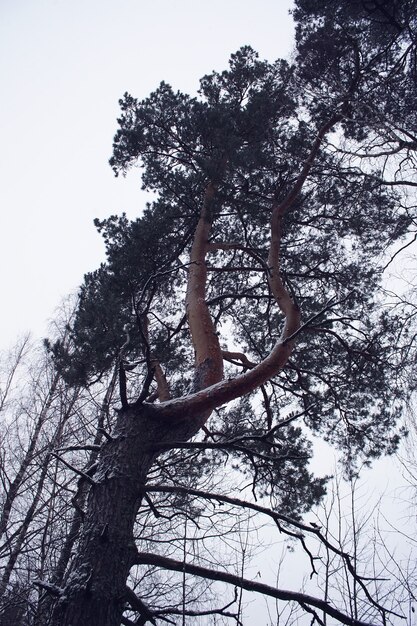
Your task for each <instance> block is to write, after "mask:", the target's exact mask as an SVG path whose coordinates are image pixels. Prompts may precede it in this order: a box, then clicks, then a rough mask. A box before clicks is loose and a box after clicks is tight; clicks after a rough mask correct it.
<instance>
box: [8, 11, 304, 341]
mask: <svg viewBox="0 0 417 626" xmlns="http://www.w3.org/2000/svg"><path fill="white" fill-rule="evenodd" d="M291 4H292V3H291V1H290V0H256V2H255V1H254V0H210V2H208V1H207V0H204V1H203V0H200V1H199V0H148V2H145V1H143V0H71V1H70V0H0V81H1V82H0V84H1V89H2V98H1V101H0V133H1V152H0V207H1V208H0V211H1V213H0V216H1V222H0V284H1V302H2V306H1V322H2V323H1V325H0V348H5V347H7V346H9V345H10V344H12V343H13V342H14V341H15V339H16V336H17V335H18V334H21V333H24V332H27V331H33V332H34V334H35V335H40V336H43V335H44V334H45V333H46V321H47V320H48V318H49V319H50V318H51V317H53V313H54V309H55V307H57V306H58V305H59V303H60V302H61V300H62V299H63V298H64V297H65V296H66V295H67V294H68V293H69V292H71V291H74V290H76V288H77V287H78V285H79V284H80V283H81V282H82V278H83V275H84V273H85V272H88V271H91V270H93V269H95V268H96V267H98V265H99V264H100V262H101V261H102V260H104V247H103V244H102V241H101V237H100V236H99V235H98V234H97V233H96V231H95V228H94V225H93V219H94V218H95V217H100V218H104V217H106V216H108V215H111V214H112V213H121V212H122V211H125V212H126V213H127V214H128V215H129V217H132V218H134V217H135V216H136V215H137V214H138V213H139V211H140V210H141V207H142V206H143V196H141V193H140V182H139V177H138V176H137V175H135V173H132V174H131V175H130V176H129V177H128V178H127V179H125V180H123V179H121V178H117V179H116V178H114V176H113V173H112V171H111V169H110V167H109V165H108V159H109V157H110V156H111V146H112V139H113V135H114V133H115V131H116V129H117V122H116V118H117V117H118V115H119V106H118V100H119V98H120V97H121V96H122V95H123V93H124V92H125V91H129V92H130V93H132V95H134V96H136V97H139V98H143V97H146V96H147V95H148V94H149V93H150V91H151V90H153V89H154V88H155V87H156V86H157V85H158V84H159V82H160V81H161V80H165V81H166V82H168V83H170V84H172V85H173V87H174V88H176V89H180V90H183V91H187V92H193V91H195V90H196V89H197V88H198V79H199V78H200V77H201V76H203V75H204V74H206V73H208V72H210V71H211V70H213V69H216V70H223V69H225V68H226V66H227V60H228V58H229V55H230V53H232V52H234V51H236V50H237V49H238V48H239V47H240V46H242V45H245V44H250V45H251V46H252V47H253V48H255V49H256V50H258V52H259V53H260V56H261V57H263V58H267V59H269V60H273V59H275V58H278V57H279V56H283V57H287V56H288V55H289V53H290V51H291V48H292V36H293V24H292V20H291V17H290V15H289V13H288V11H289V8H290V6H291Z"/></svg>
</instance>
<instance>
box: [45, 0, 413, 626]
mask: <svg viewBox="0 0 417 626" xmlns="http://www.w3.org/2000/svg"><path fill="white" fill-rule="evenodd" d="M371 5H372V6H371ZM390 6H392V7H394V9H393V11H391V10H389V11H388V13H387V3H383V2H381V3H359V2H358V3H355V2H354V3H346V2H339V3H337V6H336V8H335V7H334V6H333V3H316V2H311V3H310V2H297V3H296V10H295V13H294V15H295V17H296V19H297V20H298V24H299V27H298V34H297V44H298V57H297V58H296V60H295V63H294V64H293V65H289V64H288V63H286V62H285V61H281V60H279V61H277V62H275V63H267V62H265V61H260V60H259V59H258V57H257V55H256V53H255V52H254V51H253V50H252V49H250V48H249V47H244V48H242V49H241V50H239V51H238V52H237V53H235V54H234V55H232V57H231V61H230V66H229V69H228V70H226V71H225V72H223V73H220V74H218V73H216V72H214V73H212V74H211V75H209V76H205V77H204V78H203V79H202V80H201V83H200V92H199V96H198V97H195V98H194V97H190V96H186V95H184V94H181V93H175V92H174V91H173V90H172V88H171V87H169V86H168V85H166V84H165V83H162V84H161V85H160V87H159V88H158V89H157V90H156V91H155V92H154V93H153V94H151V96H150V97H149V98H148V99H146V100H144V101H142V102H138V101H136V100H135V99H134V98H133V97H132V96H130V95H129V94H125V96H124V98H123V100H122V101H121V108H122V115H121V118H120V120H119V124H120V129H119V131H118V133H117V135H116V138H115V143H114V154H113V157H112V159H111V164H112V166H113V168H114V170H115V172H116V173H120V172H122V173H125V172H127V170H128V169H129V168H130V167H131V166H133V165H136V164H137V163H138V162H139V163H140V165H141V166H142V182H143V186H144V188H145V189H147V190H149V191H150V192H155V194H156V195H155V200H154V201H153V202H151V203H149V205H148V207H147V209H146V210H145V211H144V213H143V215H142V216H141V217H140V218H138V219H137V220H135V221H134V222H129V221H128V220H127V219H126V217H124V216H122V217H120V218H118V217H115V216H113V217H110V218H109V219H108V220H104V221H102V222H98V223H97V226H98V228H99V230H100V231H101V232H102V234H103V236H104V239H105V242H106V250H107V262H106V263H105V264H103V265H102V266H101V267H100V268H99V270H97V271H96V272H94V273H91V274H88V275H87V276H86V279H85V282H84V285H83V286H82V289H81V293H80V303H79V307H78V310H77V313H76V316H75V319H74V321H73V322H72V323H71V324H70V328H69V333H70V343H69V345H66V344H65V342H62V341H58V342H56V343H54V344H53V345H52V344H51V349H52V351H53V354H54V358H55V363H56V366H57V369H58V372H59V375H60V376H62V377H63V379H64V380H65V381H66V384H67V385H73V386H75V388H81V387H84V388H86V389H92V388H93V387H94V384H98V383H99V382H100V381H104V380H106V377H107V379H109V378H111V377H112V375H113V372H114V371H115V368H116V370H117V372H118V378H119V396H120V398H119V399H120V402H119V407H118V410H117V412H116V414H115V416H114V417H113V418H112V419H109V422H108V424H107V428H106V429H103V427H102V426H100V428H101V429H102V430H101V431H100V432H101V435H102V436H103V437H104V439H102V441H100V440H98V441H97V440H96V441H95V442H94V441H93V442H91V441H88V438H85V440H84V441H80V442H79V443H80V444H81V445H79V446H73V445H71V446H67V450H66V452H68V453H74V454H76V455H77V454H80V455H82V454H85V453H87V452H89V453H92V452H95V453H97V454H98V459H97V465H94V466H93V468H91V467H90V469H91V471H89V473H88V474H87V473H86V472H85V471H83V470H80V469H79V466H78V467H76V465H77V464H76V463H70V465H71V466H72V467H74V468H75V469H77V471H78V472H82V473H81V474H79V475H80V476H81V477H82V478H83V479H84V483H83V484H87V483H88V485H89V487H88V492H89V493H88V499H87V501H86V504H85V513H81V514H80V515H81V517H82V518H83V521H82V524H81V525H80V535H79V537H78V543H77V552H76V555H75V557H74V559H73V560H72V562H71V563H69V566H68V569H67V570H66V573H65V575H64V576H63V577H62V578H61V579H60V580H59V581H56V580H55V581H54V579H51V580H50V581H49V582H47V581H46V580H45V579H44V580H43V581H40V583H39V584H40V585H41V587H42V588H43V589H45V590H46V591H48V592H49V593H50V594H51V596H53V597H55V598H56V606H55V611H54V616H53V618H52V623H53V624H60V625H65V624H79V625H81V624H100V625H104V624H105V625H110V624H120V623H121V622H122V623H129V620H130V622H132V619H133V618H132V617H131V613H132V612H133V613H136V614H137V615H139V617H138V618H137V619H138V623H145V622H146V621H151V622H152V621H153V622H155V621H156V620H157V619H159V618H160V617H162V616H164V618H165V619H167V617H166V616H167V615H169V614H170V613H171V615H175V614H176V611H177V612H178V611H179V607H180V606H182V611H183V613H184V614H185V611H186V610H187V611H191V610H192V609H191V605H190V604H188V601H187V603H186V602H185V601H184V598H185V596H186V595H187V594H185V592H184V589H185V584H184V578H183V576H184V573H187V574H189V575H196V576H200V577H202V578H206V579H214V580H220V581H224V582H229V583H232V584H233V585H240V586H241V587H244V588H247V589H251V590H257V591H260V592H262V593H266V594H270V595H273V596H274V594H275V596H274V597H276V598H280V599H283V600H294V601H296V602H298V603H299V604H300V605H301V606H302V607H303V608H305V609H306V610H308V611H310V612H313V615H314V618H315V619H316V620H320V617H319V612H320V614H321V612H322V611H324V612H325V613H326V614H328V615H330V616H333V617H334V618H335V619H337V620H340V621H342V622H344V623H349V624H353V623H360V622H359V621H357V620H356V621H355V617H353V618H352V617H351V616H346V615H344V614H342V613H340V612H339V611H337V609H335V608H334V607H333V606H332V605H330V604H329V603H327V602H326V601H323V600H320V599H317V598H311V597H309V596H307V595H306V594H301V593H291V592H286V591H283V590H279V589H273V588H268V587H267V586H266V585H262V584H260V583H255V582H253V581H249V580H242V578H241V576H238V575H234V574H233V573H231V572H227V571H223V570H221V569H216V570H213V569H210V568H207V567H205V566H204V565H201V561H200V562H198V560H197V559H196V560H195V561H194V562H191V563H190V562H189V561H188V559H187V560H185V559H184V545H185V539H184V537H186V535H184V532H183V527H182V526H181V527H180V528H181V532H182V544H180V543H179V542H177V543H176V544H172V536H171V535H169V538H170V540H171V545H175V550H174V554H173V555H172V554H170V555H166V553H165V552H164V549H163V544H162V546H161V545H160V546H159V548H158V549H156V548H155V549H154V550H153V551H152V552H149V551H145V550H144V548H143V546H144V545H145V546H146V539H147V538H148V537H149V536H151V533H150V532H149V529H150V528H155V526H154V521H153V517H155V518H156V519H157V520H158V523H159V522H160V521H161V520H160V517H158V516H159V515H160V512H159V508H158V507H160V506H166V504H164V505H162V504H160V501H159V500H158V501H155V499H153V498H155V496H152V495H151V494H152V493H163V494H165V495H164V496H161V497H162V500H161V502H162V503H166V502H170V503H171V505H172V506H174V505H175V507H176V508H175V511H181V513H179V515H182V516H183V519H186V520H191V519H195V518H196V516H197V512H196V509H195V503H194V502H191V503H190V498H191V497H193V498H199V499H203V500H205V501H208V502H213V501H216V498H217V499H218V500H221V501H222V502H223V503H227V504H228V505H230V506H233V507H239V508H243V509H244V508H245V507H246V508H247V507H249V508H251V509H252V510H256V511H258V512H260V513H261V512H263V513H264V514H267V515H270V516H271V515H272V518H273V519H274V521H275V523H277V524H278V525H279V527H280V528H281V527H282V528H285V529H286V530H287V532H290V533H294V532H295V533H296V534H297V536H298V537H300V539H301V540H303V535H304V534H306V533H308V532H313V530H312V529H311V528H308V527H307V526H305V525H303V524H302V522H301V521H300V519H301V515H302V514H303V513H304V512H306V511H308V510H309V509H310V508H311V506H312V505H313V504H315V503H317V502H318V501H319V500H320V498H321V497H322V496H323V494H324V490H325V479H324V478H317V477H314V476H312V474H311V472H310V471H309V469H308V461H309V459H310V457H311V454H312V446H311V443H310V441H309V438H308V432H309V431H312V432H314V433H316V434H317V433H318V434H320V435H322V436H323V437H324V438H325V439H326V440H327V441H329V442H331V443H332V444H334V445H336V446H337V447H338V448H339V449H340V450H341V451H342V453H343V454H344V457H345V462H346V467H347V469H348V470H349V471H350V472H351V473H352V472H353V471H354V470H355V467H356V465H355V464H356V463H357V462H358V459H359V460H361V461H362V460H365V461H369V460H371V459H372V458H375V457H377V456H378V455H380V454H382V453H386V452H388V453H391V452H393V451H394V450H395V449H396V446H397V444H398V441H399V435H400V434H401V433H400V431H399V429H398V426H397V424H398V418H399V415H400V412H401V406H402V403H403V401H404V395H405V391H404V388H403V385H402V382H403V380H402V377H401V370H402V367H403V363H402V358H401V357H402V353H401V342H402V340H403V337H404V332H405V331H404V324H403V320H402V319H401V316H399V315H397V316H395V315H393V314H390V313H389V312H388V311H387V310H384V309H383V308H382V299H381V295H380V294H381V291H380V285H381V274H382V269H383V266H384V264H385V263H386V254H387V253H388V251H389V250H390V249H392V247H393V246H395V244H396V243H397V242H398V241H400V240H401V238H402V237H404V236H405V235H406V234H407V232H408V231H409V229H410V228H411V227H412V225H413V219H414V215H413V206H412V202H410V201H409V198H407V196H406V195H404V194H401V193H400V192H399V190H401V189H403V188H404V187H405V184H407V185H408V187H410V186H412V184H413V180H411V179H409V177H408V173H409V169H407V168H409V167H410V164H412V163H413V154H412V151H413V150H414V148H415V132H414V131H415V129H414V128H413V123H414V121H413V120H409V117H408V116H407V115H406V112H407V107H408V102H409V101H410V99H411V100H412V99H413V98H414V100H412V101H415V81H413V72H414V66H413V62H414V55H415V38H414V32H415V15H416V11H415V8H416V7H415V3H414V2H406V3H401V5H400V3H399V2H398V3H396V2H394V3H391V4H390ZM394 22H395V23H394ZM401 93H403V94H404V95H406V96H407V104H405V102H403V101H398V94H401ZM404 100H405V98H404ZM397 113H398V114H397ZM300 312H301V314H302V320H301V318H300ZM282 324H283V331H282V332H281V334H279V330H278V329H279V327H280V325H282ZM190 339H191V340H190ZM295 345H296V347H295ZM223 370H225V372H224V371H223ZM225 405H227V406H226V407H225ZM91 438H92V437H91ZM74 447H78V448H80V449H78V450H74ZM61 456H62V458H64V456H63V454H62V455H61ZM75 458H76V459H77V458H82V457H77V456H76V457H75ZM196 459H198V462H197V461H196ZM225 459H229V462H230V464H231V468H233V469H234V470H236V472H237V471H240V472H241V473H242V474H243V476H244V477H245V480H246V481H247V483H248V484H249V485H250V488H251V491H252V495H253V498H262V499H263V500H262V506H261V505H260V504H256V503H255V502H253V500H252V501H251V500H250V497H249V495H248V497H247V501H243V500H242V499H237V498H234V499H233V498H232V497H231V496H230V495H229V496H227V495H225V494H224V493H221V492H220V491H215V492H212V493H210V492H207V490H204V489H199V488H196V487H195V486H194V485H196V486H197V487H199V486H200V485H199V483H200V482H201V481H204V480H206V479H207V476H208V475H213V473H214V472H215V470H216V469H217V467H219V466H220V464H221V463H223V462H224V460H225ZM67 467H68V466H67ZM190 474H191V476H192V481H193V487H192V488H191V487H190V480H189V477H190ZM87 477H88V478H87ZM228 487H229V485H228ZM144 494H147V495H144ZM167 498H168V500H167ZM170 498H172V499H170ZM228 498H229V499H228ZM82 500H83V498H82ZM142 500H143V506H142V507H141V508H140V505H141V503H142ZM267 502H269V503H270V504H271V505H272V510H269V513H268V509H266V507H264V506H263V505H264V504H266V503H267ZM81 504H83V502H81ZM192 506H193V508H194V510H193V513H192V514H190V511H191V510H192V509H191V508H190V507H192ZM205 506H206V507H207V506H208V505H207V504H206V505H205ZM276 510H279V511H280V516H281V517H277V513H276V512H274V511H276ZM200 515H201V514H200ZM290 516H291V517H290ZM213 522H214V518H213ZM163 528H164V526H163V525H162V526H161V529H163ZM187 528H188V521H187ZM294 529H296V530H294ZM168 530H169V532H171V531H175V524H174V525H173V524H170V525H169V529H167V530H166V531H165V532H167V531H168ZM187 533H188V530H187ZM187 536H188V535H187ZM320 539H321V540H322V541H324V542H325V537H322V536H320ZM140 542H142V544H141V545H140ZM137 545H139V546H140V549H141V551H140V552H138V548H137ZM202 545H204V544H203V543H202ZM173 557H175V558H173ZM201 558H204V557H201V556H200V559H201ZM145 565H149V566H153V567H158V568H165V569H168V570H171V569H172V570H177V571H179V572H180V573H181V576H182V578H181V577H180V578H179V579H178V578H177V579H175V578H174V579H173V580H174V583H175V582H176V583H178V586H176V585H174V587H173V589H172V592H171V596H168V600H167V604H166V605H165V606H163V607H161V606H158V600H157V599H156V598H155V597H152V596H151V597H150V600H151V601H150V602H149V606H148V605H146V604H144V602H143V598H144V597H145V596H146V594H147V593H148V589H149V587H148V588H147V586H146V580H144V577H146V576H147V572H149V570H147V569H145V568H144V566H145ZM350 573H351V575H352V576H355V572H354V569H353V570H352V571H351V572H350ZM129 576H131V578H130V580H129V583H130V586H129V588H128V589H126V580H127V579H128V577H129ZM356 580H357V581H358V584H359V581H360V580H361V579H360V578H356ZM133 587H135V592H133V591H132V588H133ZM174 596H176V598H177V600H176V603H175V602H174V606H173V603H172V602H171V601H170V598H172V597H174ZM368 601H369V602H371V603H372V598H371V597H368ZM374 607H375V608H376V609H377V610H378V612H379V613H380V614H381V615H382V617H381V620H384V619H386V617H385V613H384V611H383V609H382V608H381V607H380V606H379V605H378V604H374ZM128 609H129V610H130V611H131V613H126V611H127V610H128ZM222 611H223V612H222ZM225 611H226V609H224V607H223V609H218V612H219V613H221V614H222V615H223V617H226V616H225ZM235 617H236V614H235ZM135 619H136V618H135Z"/></svg>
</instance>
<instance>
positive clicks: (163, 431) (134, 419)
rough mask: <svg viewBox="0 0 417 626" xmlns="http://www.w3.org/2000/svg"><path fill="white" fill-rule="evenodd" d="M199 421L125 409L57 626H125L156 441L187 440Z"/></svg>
mask: <svg viewBox="0 0 417 626" xmlns="http://www.w3.org/2000/svg"><path fill="white" fill-rule="evenodd" d="M198 428H199V420H187V421H181V422H180V423H178V425H176V426H173V425H172V424H171V425H170V426H169V427H167V424H166V422H165V421H162V420H160V419H158V417H156V416H155V414H149V411H147V410H146V408H142V407H131V408H130V409H129V410H128V411H123V412H121V413H120V415H119V418H118V424H117V428H116V429H115V431H114V434H113V441H107V442H106V443H105V444H104V445H103V449H102V454H101V459H100V463H99V467H98V470H97V473H96V475H95V477H94V483H95V484H94V485H93V486H92V487H91V489H90V494H89V498H88V502H87V512H86V516H85V519H84V523H83V528H82V534H81V538H80V542H79V546H78V549H77V556H76V557H75V559H74V561H73V563H72V565H71V568H70V572H69V575H68V578H67V580H66V584H65V587H64V589H63V593H62V594H61V596H60V598H59V599H58V601H57V604H56V607H55V610H54V613H53V619H52V625H53V626H103V625H104V624H105V625H106V626H120V619H121V615H122V611H123V608H124V603H125V599H126V591H125V589H126V579H127V577H128V574H129V570H130V568H131V566H132V565H133V564H134V562H135V560H136V547H135V543H134V540H133V528H134V523H135V518H136V514H137V511H138V508H139V506H140V502H141V495H142V494H141V487H143V485H144V484H145V481H146V477H147V474H148V471H149V468H150V466H151V464H152V462H153V460H154V459H155V456H156V454H157V451H156V449H155V447H154V444H155V442H168V441H169V440H174V439H175V440H178V439H179V440H186V439H188V438H189V437H191V436H192V435H193V434H195V432H196V431H197V430H198Z"/></svg>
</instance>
